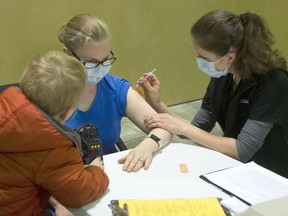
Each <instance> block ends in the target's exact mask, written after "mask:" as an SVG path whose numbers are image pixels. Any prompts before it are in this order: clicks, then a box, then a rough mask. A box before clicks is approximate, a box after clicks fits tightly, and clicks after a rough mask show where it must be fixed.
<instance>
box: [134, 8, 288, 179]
mask: <svg viewBox="0 0 288 216" xmlns="http://www.w3.org/2000/svg"><path fill="white" fill-rule="evenodd" d="M191 35H192V40H193V44H194V48H195V52H196V54H197V58H196V62H197V64H198V67H199V69H200V70H201V71H202V72H204V73H205V74H207V75H209V76H210V77H211V80H210V83H209V85H208V87H207V91H206V93H205V95H204V98H203V101H202V106H201V108H200V110H199V111H198V113H197V114H196V116H195V117H194V119H193V120H192V122H190V121H187V120H185V119H181V118H180V117H179V116H176V114H174V113H172V111H171V110H169V109H168V107H167V106H166V105H165V104H164V103H163V102H162V101H161V98H160V94H159V89H160V81H159V80H158V79H157V78H156V76H155V75H150V76H143V77H142V78H141V80H140V81H139V83H142V84H141V85H142V87H143V88H144V92H145V97H146V100H147V101H149V103H150V105H152V107H153V108H154V109H155V110H156V111H157V112H158V113H160V114H156V115H151V116H149V117H147V118H145V122H146V126H147V127H149V128H150V129H152V128H159V127H160V128H163V129H165V130H167V131H170V132H171V133H174V134H177V135H180V136H184V137H186V138H188V139H191V140H193V141H195V142H196V143H198V144H200V145H202V146H205V147H207V148H210V149H214V150H216V151H219V152H221V153H224V154H226V155H228V156H231V157H233V158H235V159H238V160H240V161H242V162H244V163H245V162H249V161H255V162H256V163H258V164H260V165H262V166H263V167H266V168H267V169H270V170H272V171H274V172H276V173H278V174H280V175H282V176H284V177H286V178H287V177H288V73H287V65H286V61H285V59H284V58H283V57H282V56H280V55H279V54H278V52H276V51H274V50H273V49H272V45H273V44H274V40H273V37H272V34H271V33H270V31H269V29H268V27H267V26H266V24H265V23H264V21H263V20H262V19H261V18H260V17H259V16H258V15H256V14H254V13H244V14H240V15H236V14H234V13H232V12H229V11H225V10H216V11H211V12H209V13H207V14H205V15H204V16H203V17H201V18H200V19H199V20H198V21H196V23H195V24H194V25H193V26H192V29H191ZM144 75H146V74H144ZM216 122H218V123H219V125H220V127H221V128H222V131H223V133H224V134H223V136H216V135H212V134H210V133H209V132H210V131H211V130H212V129H213V127H214V126H215V123H216Z"/></svg>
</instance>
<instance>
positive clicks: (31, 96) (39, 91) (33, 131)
mask: <svg viewBox="0 0 288 216" xmlns="http://www.w3.org/2000/svg"><path fill="white" fill-rule="evenodd" d="M86 83H87V74H86V71H85V68H84V66H83V65H82V64H81V63H80V62H79V61H78V60H76V59H75V58H73V57H70V56H68V55H66V54H64V53H61V52H56V51H50V52H48V53H46V54H44V55H41V56H38V57H36V58H35V59H33V60H32V61H31V62H30V63H28V65H27V66H26V68H25V69H24V72H23V75H22V77H21V79H20V88H18V87H16V86H13V85H12V86H11V85H10V86H9V87H7V88H3V87H2V88H1V89H0V91H1V93H0V215H43V213H44V210H45V208H46V206H47V203H48V200H49V198H50V197H51V196H53V197H54V198H55V199H57V200H58V201H59V202H60V203H61V204H63V205H65V206H67V207H71V208H79V207H82V206H83V205H86V204H88V203H90V202H92V201H94V200H96V199H98V198H99V197H100V196H102V195H103V194H104V193H105V192H106V189H107V188H108V184H109V179H108V177H107V175H106V174H105V172H104V171H103V164H102V161H101V159H99V158H96V159H95V160H93V161H92V162H91V163H90V164H89V165H87V166H85V165H84V164H83V162H82V156H81V152H80V150H79V148H80V146H81V140H80V136H79V134H78V133H77V132H75V131H73V130H71V129H70V128H68V127H66V126H64V125H63V123H65V122H66V121H67V120H68V119H69V118H70V117H71V116H72V117H73V113H74V112H75V110H77V107H78V103H79V102H80V99H81V97H82V95H83V92H84V89H85V86H86ZM80 149H81V148H80Z"/></svg>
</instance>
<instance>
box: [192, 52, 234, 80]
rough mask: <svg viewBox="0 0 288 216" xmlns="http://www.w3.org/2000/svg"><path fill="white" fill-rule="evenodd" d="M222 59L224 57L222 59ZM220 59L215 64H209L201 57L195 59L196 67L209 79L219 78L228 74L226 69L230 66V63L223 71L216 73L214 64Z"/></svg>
mask: <svg viewBox="0 0 288 216" xmlns="http://www.w3.org/2000/svg"><path fill="white" fill-rule="evenodd" d="M222 58H224V56H223V57H222ZM222 58H220V59H218V60H217V61H216V62H209V61H207V60H206V59H203V58H201V57H197V58H196V61H197V65H198V67H199V69H200V70H201V71H203V72H204V73H206V74H208V75H209V76H210V77H214V78H219V77H222V76H226V75H227V74H228V67H229V66H230V64H231V62H230V63H229V64H228V66H227V67H226V68H225V69H224V70H223V71H217V70H216V68H215V64H217V63H218V62H219V61H220V60H221V59H222Z"/></svg>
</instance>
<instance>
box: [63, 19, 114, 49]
mask: <svg viewBox="0 0 288 216" xmlns="http://www.w3.org/2000/svg"><path fill="white" fill-rule="evenodd" d="M110 37H111V35H110V31H109V29H108V26H107V25H106V23H105V22H103V21H102V20H100V19H99V18H97V17H95V16H92V15H90V14H79V15H76V16H75V17H73V18H72V19H71V20H70V21H69V22H68V23H67V24H66V25H64V26H62V27H61V28H60V30H59V33H58V39H59V40H60V42H61V43H63V44H64V45H65V46H66V47H67V48H68V49H70V50H76V49H77V48H79V47H81V46H83V44H85V43H86V42H87V41H89V40H95V41H99V40H103V39H110Z"/></svg>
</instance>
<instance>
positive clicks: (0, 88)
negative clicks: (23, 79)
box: [0, 83, 20, 93]
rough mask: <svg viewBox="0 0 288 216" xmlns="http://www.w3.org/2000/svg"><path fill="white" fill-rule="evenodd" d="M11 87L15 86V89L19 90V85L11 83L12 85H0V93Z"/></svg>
mask: <svg viewBox="0 0 288 216" xmlns="http://www.w3.org/2000/svg"><path fill="white" fill-rule="evenodd" d="M11 86H15V87H18V88H20V85H19V83H12V84H6V85H2V86H0V93H1V92H2V91H4V90H5V89H7V88H9V87H11Z"/></svg>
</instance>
